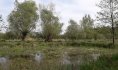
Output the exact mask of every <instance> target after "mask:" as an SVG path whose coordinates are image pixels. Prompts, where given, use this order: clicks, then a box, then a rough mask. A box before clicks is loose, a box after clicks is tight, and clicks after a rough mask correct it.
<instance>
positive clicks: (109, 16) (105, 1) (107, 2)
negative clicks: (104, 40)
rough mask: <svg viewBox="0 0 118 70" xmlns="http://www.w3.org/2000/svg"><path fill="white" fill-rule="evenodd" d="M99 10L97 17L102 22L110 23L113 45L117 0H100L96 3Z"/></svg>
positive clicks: (117, 9)
mask: <svg viewBox="0 0 118 70" xmlns="http://www.w3.org/2000/svg"><path fill="white" fill-rule="evenodd" d="M98 7H100V8H101V11H100V12H98V15H99V16H98V19H99V20H100V21H102V22H103V23H108V24H110V25H111V33H112V44H113V47H114V46H115V45H114V44H115V28H114V26H115V23H116V22H118V0H101V1H100V3H99V4H98Z"/></svg>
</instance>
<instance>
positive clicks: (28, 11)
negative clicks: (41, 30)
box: [8, 0, 38, 40]
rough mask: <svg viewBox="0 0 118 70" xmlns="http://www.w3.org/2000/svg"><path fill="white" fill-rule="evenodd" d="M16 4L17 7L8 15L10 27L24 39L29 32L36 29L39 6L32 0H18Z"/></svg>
mask: <svg viewBox="0 0 118 70" xmlns="http://www.w3.org/2000/svg"><path fill="white" fill-rule="evenodd" d="M15 5H16V7H15V8H14V10H13V11H12V12H11V13H10V15H9V17H8V21H9V28H10V31H12V32H14V33H15V34H19V35H20V37H21V39H22V40H24V39H25V38H26V36H27V34H28V33H29V32H31V31H32V30H33V29H35V26H36V21H37V20H38V14H37V7H36V4H35V2H34V1H32V0H25V1H24V2H22V3H19V2H18V1H17V0H16V3H15Z"/></svg>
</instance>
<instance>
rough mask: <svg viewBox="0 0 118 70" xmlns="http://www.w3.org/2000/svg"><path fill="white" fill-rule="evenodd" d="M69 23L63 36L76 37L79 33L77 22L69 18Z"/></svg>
mask: <svg viewBox="0 0 118 70" xmlns="http://www.w3.org/2000/svg"><path fill="white" fill-rule="evenodd" d="M69 23H70V25H69V26H68V28H67V30H66V33H65V36H66V37H67V38H68V39H72V40H73V39H77V38H78V35H79V28H80V27H79V25H78V24H77V22H75V21H74V20H72V19H71V20H70V21H69Z"/></svg>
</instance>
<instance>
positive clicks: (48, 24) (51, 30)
mask: <svg viewBox="0 0 118 70" xmlns="http://www.w3.org/2000/svg"><path fill="white" fill-rule="evenodd" d="M40 15H41V25H42V34H43V36H44V39H45V41H52V39H53V38H56V37H58V36H59V34H60V32H61V28H62V24H60V22H59V18H58V17H57V16H54V13H53V11H52V10H48V9H42V10H41V12H40Z"/></svg>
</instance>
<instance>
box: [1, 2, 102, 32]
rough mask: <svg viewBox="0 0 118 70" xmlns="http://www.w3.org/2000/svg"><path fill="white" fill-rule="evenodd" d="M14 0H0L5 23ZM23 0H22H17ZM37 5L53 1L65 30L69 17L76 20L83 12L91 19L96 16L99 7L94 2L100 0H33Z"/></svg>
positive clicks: (78, 19)
mask: <svg viewBox="0 0 118 70" xmlns="http://www.w3.org/2000/svg"><path fill="white" fill-rule="evenodd" d="M14 1H15V0H0V14H1V15H2V17H3V19H4V22H5V24H6V25H7V24H8V22H7V17H8V15H9V14H10V12H11V11H12V10H13V9H14ZM18 1H19V2H23V1H24V0H18ZM34 1H35V2H36V4H37V6H39V4H45V5H47V4H49V3H53V4H54V5H55V12H56V15H58V16H59V18H60V22H62V23H64V26H63V31H65V30H66V28H67V26H68V21H69V19H73V20H75V21H76V22H78V24H79V21H80V20H81V19H82V17H83V16H84V15H85V14H90V15H91V17H92V18H93V19H95V18H96V15H97V12H98V11H99V8H98V7H97V6H96V4H98V3H99V1H100V0H34Z"/></svg>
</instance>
